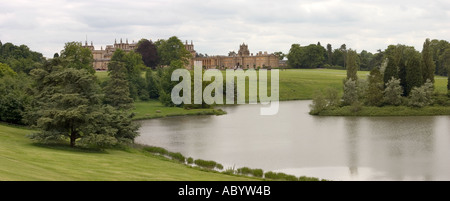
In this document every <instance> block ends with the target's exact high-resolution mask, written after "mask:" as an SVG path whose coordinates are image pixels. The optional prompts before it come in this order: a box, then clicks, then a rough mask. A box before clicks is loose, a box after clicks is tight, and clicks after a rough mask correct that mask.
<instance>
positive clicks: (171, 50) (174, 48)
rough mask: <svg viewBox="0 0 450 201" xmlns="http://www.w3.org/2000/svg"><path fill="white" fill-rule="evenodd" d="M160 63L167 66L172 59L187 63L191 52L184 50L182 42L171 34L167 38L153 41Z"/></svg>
mask: <svg viewBox="0 0 450 201" xmlns="http://www.w3.org/2000/svg"><path fill="white" fill-rule="evenodd" d="M155 45H156V47H157V50H158V55H159V59H160V62H159V64H160V65H163V66H169V65H170V63H171V62H172V61H177V60H179V61H182V62H183V63H184V64H188V63H189V59H190V58H191V57H192V55H191V53H190V52H189V51H188V50H186V48H185V47H184V44H183V42H181V40H180V39H178V38H177V37H176V36H172V37H170V38H169V39H167V40H158V41H156V43H155Z"/></svg>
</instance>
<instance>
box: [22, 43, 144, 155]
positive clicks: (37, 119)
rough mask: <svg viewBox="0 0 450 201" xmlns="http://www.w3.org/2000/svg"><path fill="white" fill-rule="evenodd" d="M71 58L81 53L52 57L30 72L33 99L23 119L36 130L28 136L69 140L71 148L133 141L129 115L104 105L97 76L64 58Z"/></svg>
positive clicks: (71, 59) (134, 131)
mask: <svg viewBox="0 0 450 201" xmlns="http://www.w3.org/2000/svg"><path fill="white" fill-rule="evenodd" d="M67 48H69V49H70V48H72V47H67ZM63 52H68V51H67V50H64V51H63ZM78 53H80V54H82V53H81V52H78ZM78 53H74V54H78ZM73 58H81V56H80V55H72V56H71V58H67V57H65V58H61V57H60V58H55V59H52V60H50V61H48V62H46V63H45V64H44V65H43V66H42V67H40V68H37V69H34V70H32V71H31V75H32V77H33V80H34V84H33V86H34V87H33V88H32V91H31V92H32V94H33V96H34V97H35V99H34V101H33V102H32V104H31V105H32V107H31V109H30V110H28V112H27V118H26V119H27V123H29V124H30V125H33V126H35V127H37V128H38V129H39V131H38V132H37V133H35V134H33V135H31V138H32V139H35V140H38V141H43V142H52V141H58V142H65V141H69V142H70V146H72V147H73V146H75V145H76V144H77V143H81V144H83V145H85V146H95V147H105V146H112V145H116V144H118V143H128V142H132V141H133V140H134V138H135V137H136V136H137V135H138V133H137V129H138V125H137V124H135V123H133V122H132V115H131V114H130V113H129V112H127V111H123V110H119V109H116V108H114V107H112V106H109V105H105V104H103V102H102V97H103V94H102V93H101V89H100V86H99V84H98V83H99V82H98V81H97V78H96V76H95V75H93V74H91V73H90V72H89V71H88V70H87V69H86V68H85V66H84V65H83V63H82V62H79V63H78V65H80V66H76V64H73V63H72V64H69V63H70V62H68V61H67V60H66V59H68V60H70V61H73Z"/></svg>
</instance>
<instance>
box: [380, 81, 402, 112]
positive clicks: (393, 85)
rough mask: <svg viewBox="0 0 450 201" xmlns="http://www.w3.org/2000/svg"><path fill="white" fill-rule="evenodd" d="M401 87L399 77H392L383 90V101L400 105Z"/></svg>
mask: <svg viewBox="0 0 450 201" xmlns="http://www.w3.org/2000/svg"><path fill="white" fill-rule="evenodd" d="M402 94H403V88H402V86H400V79H396V78H394V77H392V79H390V80H389V81H388V82H387V83H386V88H385V89H384V92H383V101H384V102H385V103H386V104H388V105H400V104H401V103H402Z"/></svg>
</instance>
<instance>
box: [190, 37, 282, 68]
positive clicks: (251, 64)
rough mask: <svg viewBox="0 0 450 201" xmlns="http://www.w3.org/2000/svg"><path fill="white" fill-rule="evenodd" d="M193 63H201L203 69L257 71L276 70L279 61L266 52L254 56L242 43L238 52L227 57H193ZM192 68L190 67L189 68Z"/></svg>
mask: <svg viewBox="0 0 450 201" xmlns="http://www.w3.org/2000/svg"><path fill="white" fill-rule="evenodd" d="M193 61H202V63H203V67H204V68H207V69H210V68H217V69H235V68H243V69H251V68H253V69H257V68H268V67H271V68H277V67H278V66H279V59H278V57H277V56H276V55H274V54H268V53H267V52H264V53H263V52H261V51H260V52H258V53H256V54H255V55H254V54H253V53H250V51H249V50H248V45H246V44H245V43H243V44H242V45H240V46H239V51H238V53H237V54H236V52H234V51H232V52H230V53H228V56H207V57H195V58H193V59H192V62H191V63H193ZM190 67H192V65H191V66H190Z"/></svg>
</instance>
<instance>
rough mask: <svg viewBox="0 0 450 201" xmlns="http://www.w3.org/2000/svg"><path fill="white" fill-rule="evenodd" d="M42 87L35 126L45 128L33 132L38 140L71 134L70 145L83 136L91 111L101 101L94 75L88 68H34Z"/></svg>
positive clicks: (36, 77) (60, 138)
mask: <svg viewBox="0 0 450 201" xmlns="http://www.w3.org/2000/svg"><path fill="white" fill-rule="evenodd" d="M32 76H33V77H34V78H35V81H36V82H39V81H42V83H41V85H42V90H41V91H39V92H36V100H37V103H36V105H37V107H35V109H36V110H35V111H33V112H34V114H35V115H37V116H38V117H37V120H36V126H37V127H38V128H40V129H42V132H40V133H37V134H35V135H34V136H33V138H34V139H38V140H62V139H66V137H67V138H69V139H70V146H72V147H73V146H75V142H76V140H77V139H79V138H81V137H83V136H84V135H85V134H87V133H84V132H83V131H84V129H85V128H86V127H88V126H90V122H92V120H93V117H92V116H91V112H92V111H94V110H95V109H96V107H97V106H98V105H99V104H100V96H99V95H98V90H99V89H98V87H97V85H96V81H95V76H94V75H92V74H90V73H89V72H88V71H87V70H85V69H74V68H63V69H61V68H60V69H57V70H54V71H52V72H45V71H44V70H38V71H36V70H33V71H32Z"/></svg>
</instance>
